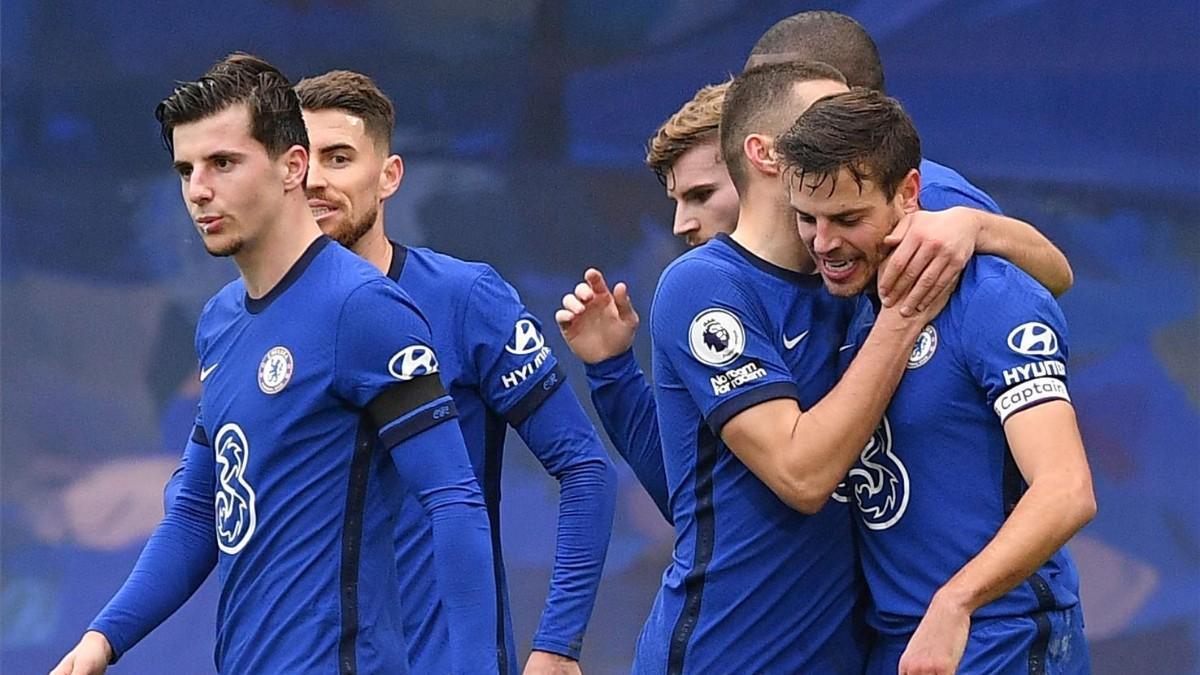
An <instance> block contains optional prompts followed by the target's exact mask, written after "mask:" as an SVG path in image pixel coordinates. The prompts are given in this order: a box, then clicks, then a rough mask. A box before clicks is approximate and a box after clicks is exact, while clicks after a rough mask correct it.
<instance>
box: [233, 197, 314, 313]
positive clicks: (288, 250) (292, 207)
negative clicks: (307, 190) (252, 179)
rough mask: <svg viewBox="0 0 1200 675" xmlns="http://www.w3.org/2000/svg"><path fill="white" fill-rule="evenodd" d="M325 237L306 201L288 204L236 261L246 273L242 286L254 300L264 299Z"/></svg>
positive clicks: (236, 257) (235, 258)
mask: <svg viewBox="0 0 1200 675" xmlns="http://www.w3.org/2000/svg"><path fill="white" fill-rule="evenodd" d="M319 236H321V228H320V227H318V226H317V221H316V220H315V219H313V215H312V211H311V210H310V209H309V208H308V204H307V203H306V202H305V201H304V200H303V199H300V200H296V199H289V200H285V206H284V208H283V209H281V210H280V213H279V216H278V218H277V219H276V221H275V222H274V223H272V224H270V225H269V226H267V227H265V228H263V231H262V234H261V235H260V236H259V237H258V238H257V240H256V241H255V242H254V244H253V245H246V246H244V247H243V248H242V250H241V251H240V252H238V253H237V254H236V255H235V256H234V257H233V259H234V261H235V262H236V263H237V266H238V270H240V271H241V273H242V283H243V284H245V286H246V293H247V294H248V295H249V296H250V297H251V298H261V297H263V296H264V295H266V294H267V293H269V292H270V291H271V289H272V288H274V287H275V285H276V284H278V283H279V281H280V280H281V279H283V275H285V274H287V272H288V270H290V269H291V268H292V266H293V265H295V264H296V261H297V260H299V259H300V256H302V255H304V252H305V251H306V250H308V247H309V245H310V244H312V243H313V240H314V239H316V238H317V237H319Z"/></svg>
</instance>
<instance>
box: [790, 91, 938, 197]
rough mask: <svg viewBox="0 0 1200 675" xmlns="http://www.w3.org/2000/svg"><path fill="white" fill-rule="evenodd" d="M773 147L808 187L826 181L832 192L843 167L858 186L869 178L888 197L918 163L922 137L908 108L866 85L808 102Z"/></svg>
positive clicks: (919, 162) (812, 188)
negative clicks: (807, 179) (812, 102)
mask: <svg viewBox="0 0 1200 675" xmlns="http://www.w3.org/2000/svg"><path fill="white" fill-rule="evenodd" d="M775 147H776V149H778V150H779V154H780V157H781V159H782V162H783V165H784V167H785V170H786V171H788V172H789V173H792V174H794V175H795V177H796V179H797V180H799V181H800V183H801V184H803V185H807V186H808V187H809V189H811V190H815V189H817V188H818V187H820V186H821V185H822V184H823V183H825V182H826V181H830V184H829V185H830V187H829V189H830V192H832V191H833V190H834V189H836V187H837V176H838V173H839V172H840V171H841V170H842V169H846V170H848V171H849V172H850V175H851V176H852V177H853V178H854V182H856V183H857V184H858V189H859V191H861V190H862V186H863V181H867V180H869V181H871V182H872V183H875V184H876V185H878V186H879V188H880V189H881V190H882V191H883V193H884V196H885V197H886V198H887V199H891V198H892V197H894V196H895V194H896V189H897V187H899V185H900V182H901V181H902V180H904V177H905V176H907V175H908V173H909V171H911V170H913V169H916V168H918V167H919V166H920V164H921V138H920V136H918V135H917V130H916V128H915V127H914V126H913V122H912V119H911V118H909V116H908V113H906V112H904V108H902V107H900V103H899V102H898V101H897V100H896V99H894V98H891V97H889V96H887V95H886V94H884V93H883V92H879V91H875V90H873V89H866V88H864V87H858V88H855V89H853V90H851V91H848V92H845V93H842V94H834V95H833V96H826V97H824V98H822V99H820V100H818V101H817V102H816V103H814V104H812V106H811V107H809V109H808V110H806V111H804V114H802V115H800V117H799V118H798V119H797V120H796V123H795V124H793V125H792V128H791V129H788V131H787V133H785V134H783V135H782V136H780V137H779V139H778V140H777V141H776V144H775ZM805 177H809V178H810V180H809V181H808V182H805Z"/></svg>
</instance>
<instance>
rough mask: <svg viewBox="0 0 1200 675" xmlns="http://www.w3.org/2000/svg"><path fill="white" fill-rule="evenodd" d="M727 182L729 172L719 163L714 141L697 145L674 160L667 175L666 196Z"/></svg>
mask: <svg viewBox="0 0 1200 675" xmlns="http://www.w3.org/2000/svg"><path fill="white" fill-rule="evenodd" d="M728 181H729V171H728V170H727V169H726V168H725V162H723V161H721V148H720V146H718V145H717V143H716V141H706V142H704V143H698V144H696V145H694V146H692V147H691V148H688V149H687V150H686V151H684V153H683V154H681V155H680V156H679V159H677V160H675V164H674V165H672V166H671V170H670V171H669V172H668V174H667V194H668V195H671V196H678V195H681V194H683V193H685V192H687V191H688V190H690V189H692V188H693V187H696V186H697V185H701V184H717V185H720V184H723V183H725V182H728Z"/></svg>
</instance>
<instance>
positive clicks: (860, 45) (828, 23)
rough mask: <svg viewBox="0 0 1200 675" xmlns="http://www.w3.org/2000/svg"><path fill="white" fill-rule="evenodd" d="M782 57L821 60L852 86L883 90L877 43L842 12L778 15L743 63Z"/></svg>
mask: <svg viewBox="0 0 1200 675" xmlns="http://www.w3.org/2000/svg"><path fill="white" fill-rule="evenodd" d="M785 60H786V61H822V62H824V63H828V64H829V65H831V66H833V67H834V68H837V69H838V70H840V71H842V75H845V76H846V83H847V84H849V85H850V86H851V87H867V88H869V89H876V90H878V91H883V90H884V88H883V63H882V62H880V60H879V47H877V46H876V45H875V41H874V40H872V39H871V35H870V34H869V33H867V31H866V29H864V28H863V27H862V25H861V24H859V23H858V22H857V21H855V20H854V19H852V18H850V17H848V16H846V15H845V14H839V13H838V12H830V11H827V10H817V11H811V12H800V13H799V14H793V15H791V16H789V17H787V18H786V19H780V20H779V22H778V23H776V24H775V25H774V26H771V27H770V28H768V29H767V32H765V33H763V36H762V37H760V38H759V39H758V42H756V43H755V44H754V49H753V50H751V52H750V58H749V59H747V60H746V67H747V70H749V68H750V67H752V66H759V65H763V64H766V63H780V62H782V61H785Z"/></svg>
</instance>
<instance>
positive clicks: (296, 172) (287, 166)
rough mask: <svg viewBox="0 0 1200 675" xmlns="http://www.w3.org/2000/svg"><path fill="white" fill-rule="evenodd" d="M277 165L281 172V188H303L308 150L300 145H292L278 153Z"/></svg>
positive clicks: (306, 170)
mask: <svg viewBox="0 0 1200 675" xmlns="http://www.w3.org/2000/svg"><path fill="white" fill-rule="evenodd" d="M278 166H279V168H280V171H281V173H282V174H283V189H284V191H287V192H290V191H291V190H295V189H296V188H300V189H301V190H303V189H304V177H305V176H306V175H307V174H308V150H305V149H304V146H302V145H293V146H292V147H290V148H288V149H287V150H285V151H284V152H283V154H282V155H280V157H279V160H278Z"/></svg>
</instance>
